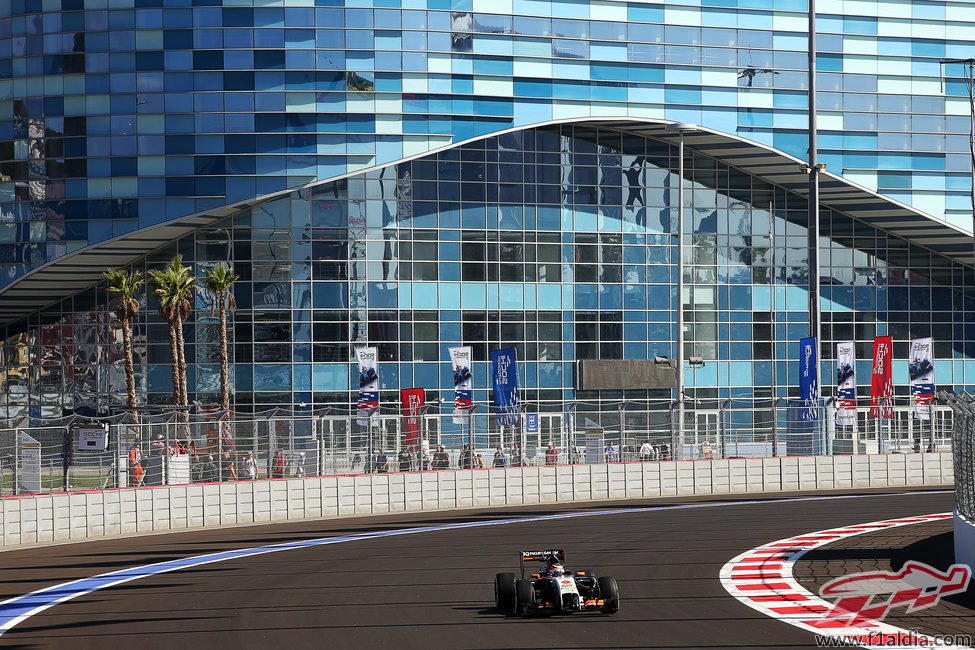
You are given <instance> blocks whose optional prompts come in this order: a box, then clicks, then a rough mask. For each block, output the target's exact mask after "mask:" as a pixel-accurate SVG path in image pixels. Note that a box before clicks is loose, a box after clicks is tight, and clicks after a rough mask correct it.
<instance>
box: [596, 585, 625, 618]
mask: <svg viewBox="0 0 975 650" xmlns="http://www.w3.org/2000/svg"><path fill="white" fill-rule="evenodd" d="M599 597H600V598H601V599H602V601H603V609H602V611H603V614H615V613H616V612H618V611H620V591H619V588H618V587H617V586H616V578H613V577H611V576H603V577H601V578H599Z"/></svg>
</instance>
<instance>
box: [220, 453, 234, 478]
mask: <svg viewBox="0 0 975 650" xmlns="http://www.w3.org/2000/svg"><path fill="white" fill-rule="evenodd" d="M220 472H221V476H220V480H221V481H236V480H237V468H236V467H234V459H233V458H231V457H230V452H229V451H225V452H223V458H222V459H221V460H220Z"/></svg>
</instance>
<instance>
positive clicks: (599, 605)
mask: <svg viewBox="0 0 975 650" xmlns="http://www.w3.org/2000/svg"><path fill="white" fill-rule="evenodd" d="M532 561H541V562H542V566H541V568H540V569H539V571H538V573H532V574H530V575H529V576H528V577H527V578H526V577H525V562H532ZM494 601H495V605H496V606H497V608H498V609H500V610H501V611H503V612H505V613H507V614H511V615H512V616H523V617H526V618H527V617H529V616H533V615H536V614H570V613H572V612H580V611H599V612H602V613H604V614H615V613H616V612H618V611H619V610H620V594H619V589H617V587H616V579H615V578H611V577H610V576H602V577H599V578H597V577H596V575H595V574H594V573H593V572H592V571H567V570H566V569H565V551H564V550H562V549H551V550H546V551H522V553H521V579H517V580H516V579H515V574H513V573H499V574H497V576H495V578H494Z"/></svg>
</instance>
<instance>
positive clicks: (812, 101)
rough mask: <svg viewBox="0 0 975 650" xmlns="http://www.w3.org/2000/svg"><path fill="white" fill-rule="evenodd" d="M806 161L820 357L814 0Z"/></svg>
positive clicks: (814, 327)
mask: <svg viewBox="0 0 975 650" xmlns="http://www.w3.org/2000/svg"><path fill="white" fill-rule="evenodd" d="M808 112H809V164H808V165H800V169H802V171H804V172H806V173H808V174H809V217H808V223H807V224H806V232H807V235H808V237H807V247H808V258H809V259H808V265H809V336H811V337H813V338H815V339H816V341H815V344H816V346H817V349H816V359H817V360H818V359H819V345H820V343H821V341H820V330H821V326H820V320H821V319H820V310H819V175H820V174H821V173H822V172H823V171H825V170H826V165H822V164H820V163H818V162H817V161H816V0H809V111H808Z"/></svg>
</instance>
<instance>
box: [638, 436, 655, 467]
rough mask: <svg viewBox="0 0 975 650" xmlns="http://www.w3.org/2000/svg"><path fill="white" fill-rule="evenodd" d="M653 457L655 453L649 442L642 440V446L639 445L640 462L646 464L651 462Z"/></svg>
mask: <svg viewBox="0 0 975 650" xmlns="http://www.w3.org/2000/svg"><path fill="white" fill-rule="evenodd" d="M654 456H656V453H655V450H654V448H653V445H651V444H650V441H649V440H644V441H643V444H642V445H640V460H641V461H643V462H644V463H646V462H648V461H651V460H653V457H654Z"/></svg>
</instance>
